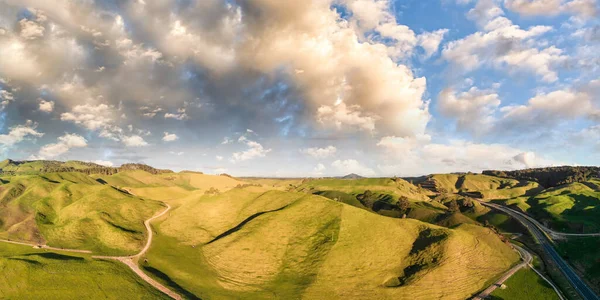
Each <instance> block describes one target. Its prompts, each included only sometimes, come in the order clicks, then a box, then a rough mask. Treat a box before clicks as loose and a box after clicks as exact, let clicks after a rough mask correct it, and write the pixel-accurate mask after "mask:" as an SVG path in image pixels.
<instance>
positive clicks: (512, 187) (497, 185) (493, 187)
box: [431, 174, 541, 199]
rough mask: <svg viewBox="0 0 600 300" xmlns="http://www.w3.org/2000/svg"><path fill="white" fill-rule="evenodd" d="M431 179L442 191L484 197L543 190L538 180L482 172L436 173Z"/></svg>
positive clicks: (505, 197) (504, 197)
mask: <svg viewBox="0 0 600 300" xmlns="http://www.w3.org/2000/svg"><path fill="white" fill-rule="evenodd" d="M431 179H432V180H433V181H435V183H436V186H437V187H438V189H439V190H440V192H442V193H461V192H463V193H464V192H467V193H469V192H478V193H480V194H481V196H482V197H483V198H484V199H510V198H515V197H520V196H525V195H533V194H535V193H537V192H539V191H541V188H540V186H539V185H538V184H537V183H536V182H531V181H518V180H515V179H507V178H499V177H494V176H487V175H481V174H464V175H459V174H436V175H432V176H431Z"/></svg>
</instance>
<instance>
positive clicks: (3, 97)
mask: <svg viewBox="0 0 600 300" xmlns="http://www.w3.org/2000/svg"><path fill="white" fill-rule="evenodd" d="M13 101H15V96H14V95H13V94H12V93H11V92H9V91H7V90H3V89H0V111H3V110H4V109H6V107H7V106H8V105H9V104H10V103H11V102H13Z"/></svg>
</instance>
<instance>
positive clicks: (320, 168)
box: [313, 164, 327, 176]
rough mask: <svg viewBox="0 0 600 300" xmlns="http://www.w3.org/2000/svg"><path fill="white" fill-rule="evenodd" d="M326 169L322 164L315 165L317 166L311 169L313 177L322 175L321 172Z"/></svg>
mask: <svg viewBox="0 0 600 300" xmlns="http://www.w3.org/2000/svg"><path fill="white" fill-rule="evenodd" d="M326 169H327V168H326V167H325V165H324V164H317V166H315V168H314V169H313V175H315V176H321V175H323V172H324V171H325V170H326Z"/></svg>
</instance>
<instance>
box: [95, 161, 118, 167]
mask: <svg viewBox="0 0 600 300" xmlns="http://www.w3.org/2000/svg"><path fill="white" fill-rule="evenodd" d="M92 163H95V164H97V165H101V166H105V167H113V166H114V165H115V164H113V163H112V162H111V161H107V160H94V161H92Z"/></svg>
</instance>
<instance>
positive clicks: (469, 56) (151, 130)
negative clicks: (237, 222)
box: [0, 0, 600, 176]
mask: <svg viewBox="0 0 600 300" xmlns="http://www.w3.org/2000/svg"><path fill="white" fill-rule="evenodd" d="M599 11H600V9H599V4H598V2H597V1H596V0H440V1H417V0H411V1H391V0H313V1H295V2H285V1H279V0H238V1H234V0H231V1H225V0H211V1H195V0H188V1H177V0H155V1H150V0H135V1H67V0H60V1H54V2H52V3H48V2H47V1H41V0H27V1H16V0H5V1H0V158H12V159H55V160H71V159H77V160H85V161H95V162H98V163H101V164H105V165H120V164H122V163H127V162H143V163H147V164H150V165H154V166H157V167H161V168H171V169H174V170H183V169H188V170H189V169H191V170H197V171H203V172H207V173H222V172H227V173H231V174H234V175H239V176H248V175H256V176H334V175H344V174H347V173H352V172H354V173H359V174H363V175H365V176H392V175H398V176H413V175H422V174H428V173H436V172H453V171H474V172H479V171H481V170H485V169H520V168H527V167H541V166H551V165H562V164H572V165H597V164H599V163H600V154H599V151H600V144H599V142H598V141H599V140H600V139H599V138H600V124H599V123H600V98H599V96H598V95H600V68H599V67H600V55H598V53H600V21H599V18H598V13H599Z"/></svg>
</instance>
